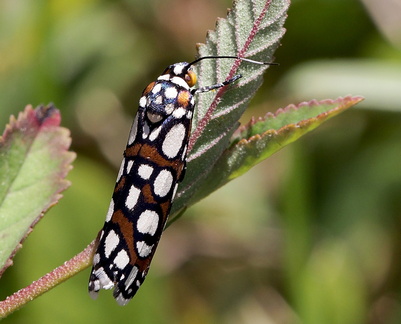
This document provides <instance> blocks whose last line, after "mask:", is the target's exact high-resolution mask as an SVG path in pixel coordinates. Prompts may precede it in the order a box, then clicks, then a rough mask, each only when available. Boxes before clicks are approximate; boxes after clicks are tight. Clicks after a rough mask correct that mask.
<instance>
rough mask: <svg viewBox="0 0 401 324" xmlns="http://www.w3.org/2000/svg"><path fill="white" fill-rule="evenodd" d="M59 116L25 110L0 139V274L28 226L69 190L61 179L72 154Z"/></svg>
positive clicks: (55, 112) (51, 109)
mask: <svg viewBox="0 0 401 324" xmlns="http://www.w3.org/2000/svg"><path fill="white" fill-rule="evenodd" d="M60 120H61V118H60V113H59V111H58V110H57V109H56V108H55V107H53V106H52V105H49V106H47V107H43V106H40V107H38V108H36V109H35V110H34V109H32V107H31V106H27V107H26V108H25V111H24V112H22V113H20V114H19V116H18V119H17V120H16V119H15V118H14V117H13V116H11V118H10V123H9V124H8V125H7V126H6V129H5V131H4V133H3V136H2V137H0V246H1V249H0V269H1V270H0V275H1V274H2V273H3V272H4V270H5V269H6V268H7V267H9V266H10V265H11V264H12V258H13V256H14V254H15V253H16V252H17V250H18V249H19V248H20V247H21V243H22V241H23V240H24V239H25V238H26V236H27V235H28V234H29V232H30V231H32V228H33V226H34V225H35V224H36V223H37V222H38V221H39V220H40V218H41V217H42V216H43V214H44V212H45V211H46V210H47V209H49V208H50V207H51V206H52V205H54V204H56V203H57V201H58V200H59V199H60V197H61V195H60V192H61V191H63V190H64V189H66V188H67V187H68V186H69V182H68V181H67V180H64V177H65V176H66V175H67V173H68V171H69V170H70V169H71V166H70V163H71V162H72V161H73V160H74V158H75V153H73V152H69V151H68V148H69V146H70V143H71V138H70V133H69V131H68V130H67V129H65V128H61V127H59V125H60Z"/></svg>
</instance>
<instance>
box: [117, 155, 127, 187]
mask: <svg viewBox="0 0 401 324" xmlns="http://www.w3.org/2000/svg"><path fill="white" fill-rule="evenodd" d="M124 163H125V159H123V160H122V161H121V165H120V170H118V174H117V180H116V182H117V183H118V181H120V179H121V176H122V175H123V173H124Z"/></svg>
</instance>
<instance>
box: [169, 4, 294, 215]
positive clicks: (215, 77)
mask: <svg viewBox="0 0 401 324" xmlns="http://www.w3.org/2000/svg"><path fill="white" fill-rule="evenodd" d="M288 7H289V1H288V0H271V1H269V0H267V1H251V0H238V1H235V2H234V5H233V9H232V10H230V11H229V12H228V15H227V18H226V19H218V20H217V24H216V29H215V30H214V31H209V32H208V35H207V39H206V44H201V45H198V53H199V56H200V57H204V56H210V55H220V56H221V55H234V56H239V57H247V58H252V59H255V60H258V61H264V62H272V61H273V53H274V51H275V49H276V48H277V47H278V46H279V45H280V39H281V38H282V36H283V35H284V32H285V29H284V28H283V24H284V21H285V18H286V16H287V15H286V12H287V9H288ZM196 68H197V70H198V71H197V74H198V86H199V87H202V86H207V85H212V84H216V83H219V82H222V81H224V80H226V79H229V78H232V77H233V76H234V75H237V74H241V75H242V78H241V79H239V81H237V82H236V83H235V84H234V85H231V86H229V87H224V88H221V89H220V90H219V91H216V92H208V93H201V94H199V95H198V96H197V98H196V100H197V103H196V109H195V113H194V120H193V131H192V136H191V139H190V142H189V147H188V149H189V154H188V158H187V162H188V164H187V172H186V176H185V179H184V181H183V182H182V183H181V184H180V186H179V189H178V192H177V195H176V198H175V200H174V204H173V207H172V215H173V214H174V213H176V212H178V211H179V210H181V209H182V208H183V207H185V206H188V201H189V198H190V197H191V196H193V195H194V194H195V192H196V191H197V190H198V188H199V186H200V185H201V184H202V183H203V182H204V181H205V179H206V178H207V177H208V175H209V173H210V172H212V170H213V167H214V164H215V163H216V161H217V159H218V158H219V157H220V156H221V154H222V153H223V152H224V150H225V149H226V148H227V147H228V146H229V144H230V138H231V136H232V134H233V133H234V131H235V129H237V127H238V120H239V118H240V117H241V115H242V113H243V112H244V111H245V109H246V108H247V106H248V103H249V101H250V100H251V98H252V97H253V96H254V94H255V93H256V91H257V89H258V88H259V86H260V85H261V84H262V81H263V80H262V78H263V74H264V72H265V71H266V69H267V68H268V67H267V66H266V65H257V64H252V63H249V62H241V61H239V60H232V59H216V60H203V61H201V62H200V63H199V64H197V66H196ZM223 95H224V96H223Z"/></svg>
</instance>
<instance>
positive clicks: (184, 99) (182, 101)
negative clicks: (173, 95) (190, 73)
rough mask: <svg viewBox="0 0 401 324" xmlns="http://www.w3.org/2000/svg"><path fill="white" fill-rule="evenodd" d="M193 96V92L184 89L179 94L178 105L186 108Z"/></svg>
mask: <svg viewBox="0 0 401 324" xmlns="http://www.w3.org/2000/svg"><path fill="white" fill-rule="evenodd" d="M190 97H191V94H190V92H189V91H187V90H182V91H180V93H179V94H178V96H177V102H178V105H179V106H181V107H184V108H186V107H187V106H188V105H189V98H190Z"/></svg>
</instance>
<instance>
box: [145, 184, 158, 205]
mask: <svg viewBox="0 0 401 324" xmlns="http://www.w3.org/2000/svg"><path fill="white" fill-rule="evenodd" d="M142 195H143V198H144V200H145V203H147V204H157V202H156V201H155V199H154V197H153V194H152V189H151V187H150V184H146V185H144V186H143V188H142Z"/></svg>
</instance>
